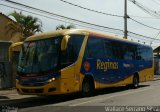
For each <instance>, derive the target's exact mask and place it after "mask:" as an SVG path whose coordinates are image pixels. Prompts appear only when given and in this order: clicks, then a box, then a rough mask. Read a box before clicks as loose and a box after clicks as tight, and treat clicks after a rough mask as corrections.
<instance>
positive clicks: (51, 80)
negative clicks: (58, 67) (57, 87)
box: [48, 77, 56, 82]
mask: <svg viewBox="0 0 160 112" xmlns="http://www.w3.org/2000/svg"><path fill="white" fill-rule="evenodd" d="M54 80H56V78H54V77H53V78H51V79H49V80H48V82H53V81H54Z"/></svg>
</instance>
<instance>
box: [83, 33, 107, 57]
mask: <svg viewBox="0 0 160 112" xmlns="http://www.w3.org/2000/svg"><path fill="white" fill-rule="evenodd" d="M104 54H105V53H104V41H103V39H102V38H99V37H98V38H96V37H91V36H90V37H89V38H88V42H87V45H86V49H85V55H84V56H85V57H86V58H103V57H104V56H105V55H104Z"/></svg>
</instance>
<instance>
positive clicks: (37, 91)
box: [22, 89, 43, 93]
mask: <svg viewBox="0 0 160 112" xmlns="http://www.w3.org/2000/svg"><path fill="white" fill-rule="evenodd" d="M22 91H23V92H24V93H43V89H22Z"/></svg>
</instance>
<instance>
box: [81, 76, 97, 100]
mask: <svg viewBox="0 0 160 112" xmlns="http://www.w3.org/2000/svg"><path fill="white" fill-rule="evenodd" d="M94 89H95V88H94V82H93V80H92V79H89V78H86V79H84V81H83V83H82V95H83V96H84V97H87V96H91V95H92V94H93V92H94Z"/></svg>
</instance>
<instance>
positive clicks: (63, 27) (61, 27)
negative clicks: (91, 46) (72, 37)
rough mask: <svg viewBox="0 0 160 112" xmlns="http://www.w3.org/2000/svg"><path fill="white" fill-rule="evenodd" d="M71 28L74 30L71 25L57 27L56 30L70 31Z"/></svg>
mask: <svg viewBox="0 0 160 112" xmlns="http://www.w3.org/2000/svg"><path fill="white" fill-rule="evenodd" d="M72 28H76V27H75V26H74V25H73V24H71V25H68V26H64V25H58V26H57V27H56V30H62V29H72Z"/></svg>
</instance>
